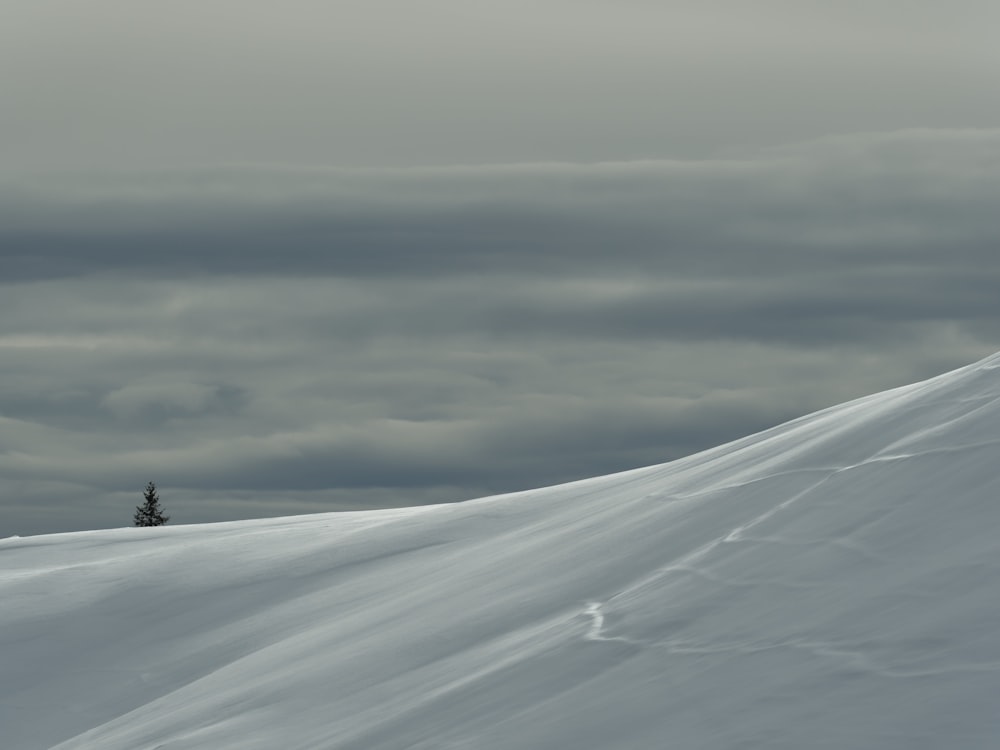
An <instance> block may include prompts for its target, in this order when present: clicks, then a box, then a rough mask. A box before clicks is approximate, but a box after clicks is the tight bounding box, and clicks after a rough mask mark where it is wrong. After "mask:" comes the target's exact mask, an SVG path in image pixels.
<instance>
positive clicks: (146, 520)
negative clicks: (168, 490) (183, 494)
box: [132, 482, 170, 526]
mask: <svg viewBox="0 0 1000 750" xmlns="http://www.w3.org/2000/svg"><path fill="white" fill-rule="evenodd" d="M142 496H143V497H144V498H145V500H146V502H145V503H143V504H142V505H137V506H136V507H135V515H134V516H133V517H132V518H133V520H134V521H135V525H136V526H162V525H163V524H165V523H166V522H167V521H169V520H170V516H165V515H163V508H161V507H160V496H159V495H157V494H156V485H155V484H153V483H152V482H150V483H149V484H147V485H146V491H145V492H144V493H143V495H142Z"/></svg>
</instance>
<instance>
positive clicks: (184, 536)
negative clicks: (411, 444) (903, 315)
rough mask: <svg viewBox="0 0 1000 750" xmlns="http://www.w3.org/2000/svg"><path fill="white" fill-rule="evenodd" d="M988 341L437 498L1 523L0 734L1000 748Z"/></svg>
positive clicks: (996, 399)
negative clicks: (747, 421) (564, 480)
mask: <svg viewBox="0 0 1000 750" xmlns="http://www.w3.org/2000/svg"><path fill="white" fill-rule="evenodd" d="M998 459H1000V355H997V356H995V357H992V358H990V359H987V360H985V361H983V362H980V363H978V364H975V365H972V366H969V367H967V368H964V369H962V370H958V371H956V372H953V373H949V374H946V375H943V376H941V377H938V378H935V379H933V380H930V381H927V382H925V383H919V384H917V385H913V386H908V387H905V388H900V389H896V390H893V391H889V392H886V393H882V394H878V395H875V396H871V397H868V398H865V399H861V400H859V401H855V402H852V403H848V404H845V405H842V406H839V407H836V408H833V409H828V410H826V411H823V412H820V413H818V414H815V415H811V416H808V417H804V418H802V419H799V420H796V421H794V422H791V423H789V424H786V425H783V426H780V427H777V428H775V429H772V430H769V431H767V432H764V433H761V434H759V435H754V436H751V437H748V438H745V439H743V440H740V441H737V442H735V443H732V444H729V445H725V446H721V447H719V448H716V449H714V450H711V451H708V452H705V453H702V454H699V455H696V456H692V457H690V458H686V459H684V460H681V461H676V462H673V463H670V464H665V465H662V466H655V467H650V468H646V469H640V470H636V471H631V472H627V473H624V474H618V475H614V476H608V477H601V478H597V479H590V480H586V481H582V482H576V483H573V484H569V485H564V486H559V487H552V488H548V489H542V490H536V491H532V492H524V493H518V494H515V495H507V496H502V497H495V498H486V499H483V500H477V501H472V502H468V503H463V504H459V505H445V506H435V507H423V508H413V509H406V510H392V511H377V512H366V513H353V514H327V515H318V516H300V517H294V518H280V519H273V520H265V521H247V522H239V523H227V524H214V525H202V526H168V527H165V528H160V529H117V530H110V531H99V532H84V533H75V534H61V535H54V536H43V537H30V538H23V539H13V538H12V539H6V540H0V746H2V747H3V748H4V749H5V750H27V749H33V748H50V747H53V746H55V747H58V748H60V750H70V749H71V748H93V749H95V750H141V749H143V748H148V749H149V750H152V749H153V748H156V749H157V750H178V749H180V748H206V749H208V748H211V749H212V750H219V749H228V748H232V749H233V750H237V749H238V750H253V749H260V750H279V749H280V750H296V749H297V748H317V749H320V748H322V749H332V748H337V749H340V750H381V749H385V750H389V749H390V748H391V749H398V748H423V749H425V750H446V749H448V748H452V749H454V748H472V749H476V750H487V749H492V748H504V749H510V750H515V749H516V750H526V749H541V748H546V749H547V748H552V749H553V750H555V749H559V750H565V749H567V748H573V749H574V750H591V749H594V750H596V749H598V748H599V749H600V750H605V749H606V748H615V749H616V750H629V749H633V748H634V749H636V750H650V749H652V748H657V749H658V748H682V749H686V748H692V749H694V748H698V749H700V750H704V749H705V748H711V749H716V748H718V749H722V748H788V749H792V748H794V750H803V748H810V749H813V748H831V749H832V748H837V749H838V750H841V749H842V748H854V749H856V748H900V749H902V748H906V750H915V749H917V748H928V749H931V748H933V749H934V750H939V749H940V748H951V749H954V748H984V749H985V748H996V747H1000V541H998V538H997V534H998V530H1000V472H998V466H1000V460H998Z"/></svg>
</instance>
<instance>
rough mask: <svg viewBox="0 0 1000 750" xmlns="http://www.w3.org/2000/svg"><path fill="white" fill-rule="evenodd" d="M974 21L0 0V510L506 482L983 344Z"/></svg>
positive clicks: (2, 530) (801, 13)
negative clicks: (149, 487) (150, 494)
mask: <svg viewBox="0 0 1000 750" xmlns="http://www.w3.org/2000/svg"><path fill="white" fill-rule="evenodd" d="M998 24H1000V6H998V5H997V4H996V3H995V2H986V1H983V2H980V1H978V0H956V1H955V2H952V3H940V2H928V1H926V0H906V2H903V1H902V0H880V1H878V2H871V0H868V1H867V2H860V1H855V0H841V1H840V2H837V3H832V2H810V1H809V0H762V1H761V2H756V3H747V2H743V1H740V2H736V1H735V0H734V1H731V2H717V3H704V2H698V3H696V2H679V1H677V0H659V1H658V2H648V1H646V0H616V1H615V2H610V0H608V1H605V0H574V1H573V2H569V1H568V0H532V2H526V1H522V0H508V1H507V2H503V3H498V2H485V0H461V1H459V0H416V1H415V0H365V2H360V1H358V2H355V1H354V0H335V1H333V2H329V1H324V2H319V1H318V0H284V2H281V3H273V2H268V3H261V2H252V1H251V2H247V0H240V1H239V2H237V1H236V0H199V1H198V2H194V1H193V0H191V1H189V0H175V1H174V2H170V3H152V2H144V1H140V0H120V1H115V2H112V1H111V0H90V1H89V2H87V3H80V2H72V1H70V0H66V1H64V2H56V1H53V2H47V1H46V2H41V1H39V0H30V1H27V0H7V2H5V3H4V8H3V10H2V11H0V102H2V106H0V165H2V170H0V537H3V536H9V535H11V534H20V535H27V534H38V533H46V532H54V531H67V530H76V529H89V528H103V527H113V526H122V525H129V524H130V523H131V514H132V511H133V509H134V506H135V505H136V504H138V503H139V502H141V500H142V488H143V486H144V485H145V483H146V482H147V481H150V480H152V481H154V482H156V483H157V485H158V486H159V488H160V492H161V497H162V500H163V504H164V506H165V508H166V510H167V512H168V513H170V514H171V515H172V516H173V522H176V523H185V522H202V521H212V520H227V519H237V518H250V517H258V516H275V515H285V514H293V513H304V512H317V511H325V510H337V509H356V508H367V507H386V506H392V505H410V504H417V503H427V502H440V501H453V500H462V499H468V498H471V497H476V496H481V495H485V494H493V493H498V492H504V491H509V490H517V489H526V488H531V487H538V486H543V485H547V484H552V483H555V482H561V481H566V480H571V479H576V478H582V477H586V476H593V475H597V474H604V473H609V472H613V471H616V470H620V469H627V468H632V467H636V466H641V465H647V464H652V463H659V462H662V461H667V460H670V459H673V458H677V457H680V456H682V455H685V454H688V453H691V452H693V451H697V450H700V449H703V448H707V447H711V446H713V445H717V444H719V443H722V442H725V441H727V440H730V439H733V438H737V437H740V436H743V435H745V434H748V433H751V432H754V431H757V430H760V429H763V428H766V427H768V426H771V425H774V424H777V423H779V422H782V421H784V420H787V419H789V418H792V417H795V416H799V415H802V414H805V413H808V412H811V411H814V410H816V409H819V408H822V407H825V406H829V405H832V404H836V403H839V402H842V401H845V400H847V399H850V398H853V397H856V396H861V395H864V394H867V393H871V392H874V391H878V390H882V389H885V388H888V387H892V386H895V385H902V384H904V383H908V382H912V381H914V380H918V379H922V378H925V377H928V376H930V375H934V374H937V373H939V372H942V371H944V370H947V369H950V368H953V367H957V366H960V365H962V364H966V363H968V362H971V361H973V360H975V359H978V358H980V357H983V356H986V355H987V354H990V353H993V352H994V351H996V350H997V349H1000V332H998V331H1000V328H998V326H1000V294H998V291H1000V212H998V211H997V207H998V206H1000V97H997V96H996V95H995V94H996V81H997V80H1000V46H998V45H997V44H996V42H995V31H996V29H997V28H998Z"/></svg>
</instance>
